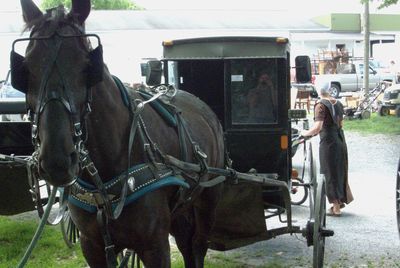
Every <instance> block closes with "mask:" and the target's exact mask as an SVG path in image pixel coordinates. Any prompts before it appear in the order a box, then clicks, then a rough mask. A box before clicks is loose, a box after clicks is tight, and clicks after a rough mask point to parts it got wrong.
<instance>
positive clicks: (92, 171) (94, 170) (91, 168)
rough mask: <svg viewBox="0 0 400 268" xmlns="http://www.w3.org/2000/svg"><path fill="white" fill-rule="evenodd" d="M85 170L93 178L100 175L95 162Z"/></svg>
mask: <svg viewBox="0 0 400 268" xmlns="http://www.w3.org/2000/svg"><path fill="white" fill-rule="evenodd" d="M85 168H86V170H87V171H88V172H89V174H90V176H92V177H93V176H95V175H96V174H97V173H98V171H97V168H96V167H95V166H94V164H93V162H90V163H89V164H87V165H86V166H85Z"/></svg>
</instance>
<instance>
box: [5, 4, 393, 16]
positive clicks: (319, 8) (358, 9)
mask: <svg viewBox="0 0 400 268" xmlns="http://www.w3.org/2000/svg"><path fill="white" fill-rule="evenodd" d="M1 2H2V3H1V5H0V11H10V10H18V9H20V3H19V0H6V1H1ZM34 2H35V3H37V4H40V2H41V0H34ZM134 2H135V3H137V4H138V5H140V6H142V7H144V8H146V9H148V10H151V9H175V10H177V9H200V10H207V9H230V10H232V9H234V10H252V9H254V10H262V9H266V10H288V11H298V12H307V13H312V15H314V14H317V15H318V14H327V13H335V12H347V13H349V12H352V13H362V12H363V6H362V5H361V4H360V0H279V1H276V0H242V1H233V0H202V1H199V0H134ZM377 6H378V1H377V0H374V1H373V2H372V3H371V4H370V12H371V13H400V4H397V5H395V6H392V7H389V8H385V9H382V10H377Z"/></svg>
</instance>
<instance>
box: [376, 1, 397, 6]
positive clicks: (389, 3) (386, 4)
mask: <svg viewBox="0 0 400 268" xmlns="http://www.w3.org/2000/svg"><path fill="white" fill-rule="evenodd" d="M398 1H399V0H383V1H382V3H381V4H380V5H379V8H384V7H388V6H391V5H395V4H397V2H398Z"/></svg>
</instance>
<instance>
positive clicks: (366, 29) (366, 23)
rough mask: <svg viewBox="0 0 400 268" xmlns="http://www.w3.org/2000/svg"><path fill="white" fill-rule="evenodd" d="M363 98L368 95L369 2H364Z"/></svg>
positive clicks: (366, 0) (365, 0) (367, 0)
mask: <svg viewBox="0 0 400 268" xmlns="http://www.w3.org/2000/svg"><path fill="white" fill-rule="evenodd" d="M363 86H364V96H367V94H368V93H369V0H364V81H363Z"/></svg>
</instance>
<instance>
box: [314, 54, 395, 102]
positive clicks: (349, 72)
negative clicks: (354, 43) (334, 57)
mask: <svg viewBox="0 0 400 268" xmlns="http://www.w3.org/2000/svg"><path fill="white" fill-rule="evenodd" d="M384 81H386V82H392V83H395V82H396V75H395V74H392V73H383V72H378V71H376V70H375V69H374V68H372V67H371V65H370V66H369V89H370V90H372V89H374V88H375V86H376V85H377V84H380V83H381V82H384ZM324 82H330V85H331V87H330V94H331V96H333V97H335V98H338V97H339V94H340V93H341V92H355V91H358V90H360V89H361V88H362V87H363V83H364V63H363V62H362V61H353V62H352V63H344V64H340V65H338V67H337V68H336V74H323V75H316V76H315V84H322V83H324Z"/></svg>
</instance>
